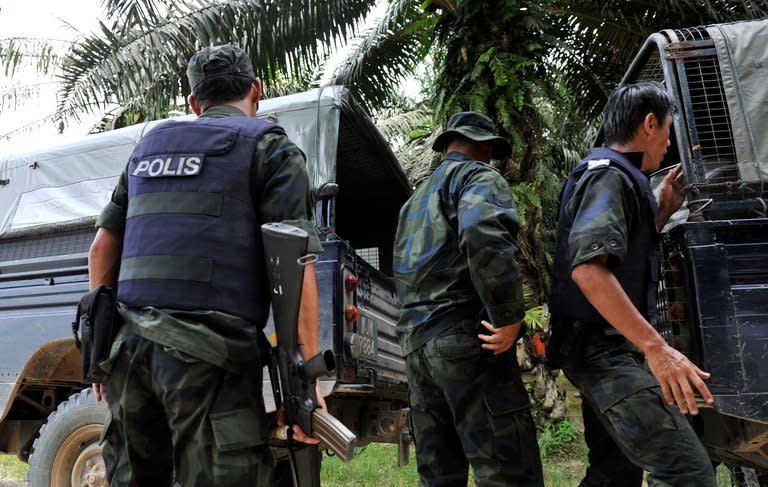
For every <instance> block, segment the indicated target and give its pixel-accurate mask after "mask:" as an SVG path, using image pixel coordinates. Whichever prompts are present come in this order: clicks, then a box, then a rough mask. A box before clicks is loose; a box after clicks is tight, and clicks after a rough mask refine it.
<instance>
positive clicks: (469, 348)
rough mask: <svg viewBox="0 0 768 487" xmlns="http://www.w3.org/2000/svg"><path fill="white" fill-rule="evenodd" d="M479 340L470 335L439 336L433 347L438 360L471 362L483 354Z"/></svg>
mask: <svg viewBox="0 0 768 487" xmlns="http://www.w3.org/2000/svg"><path fill="white" fill-rule="evenodd" d="M480 345H481V343H480V340H479V339H478V338H477V337H474V336H472V335H467V334H464V333H459V334H455V335H444V336H439V337H437V338H436V339H435V346H436V347H437V353H438V354H439V355H440V358H442V359H444V360H471V359H475V358H477V357H478V356H480V354H482V353H483V352H484V350H483V348H481V346H480Z"/></svg>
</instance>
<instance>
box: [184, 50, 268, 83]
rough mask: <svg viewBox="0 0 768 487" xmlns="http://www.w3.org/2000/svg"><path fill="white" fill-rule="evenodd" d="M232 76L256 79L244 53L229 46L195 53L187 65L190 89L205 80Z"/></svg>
mask: <svg viewBox="0 0 768 487" xmlns="http://www.w3.org/2000/svg"><path fill="white" fill-rule="evenodd" d="M232 75H234V76H242V77H243V78H249V79H254V78H256V75H255V74H254V73H253V66H252V65H251V58H249V57H248V54H246V53H245V51H243V50H242V49H240V48H239V47H237V46H233V45H231V44H225V45H221V46H212V47H206V48H204V49H202V50H200V51H197V52H196V53H195V54H193V55H192V57H191V58H190V59H189V63H188V64H187V79H189V86H191V87H192V88H194V87H195V86H197V85H198V84H200V82H201V81H203V80H206V79H211V78H218V77H220V76H232Z"/></svg>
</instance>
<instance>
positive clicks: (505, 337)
mask: <svg viewBox="0 0 768 487" xmlns="http://www.w3.org/2000/svg"><path fill="white" fill-rule="evenodd" d="M481 323H482V324H483V326H484V327H486V328H487V329H488V331H490V332H491V333H492V335H477V337H478V338H479V339H480V340H482V341H484V342H485V343H483V344H482V345H481V346H482V347H483V348H484V349H486V350H490V351H492V352H493V354H494V355H498V354H500V353H504V352H506V351H507V350H509V349H510V348H512V345H514V344H515V342H516V341H517V336H518V335H519V334H520V326H521V325H522V321H518V322H517V323H513V324H511V325H506V326H500V327H498V328H496V327H495V326H493V325H492V324H490V323H488V322H487V321H485V320H483V321H481Z"/></svg>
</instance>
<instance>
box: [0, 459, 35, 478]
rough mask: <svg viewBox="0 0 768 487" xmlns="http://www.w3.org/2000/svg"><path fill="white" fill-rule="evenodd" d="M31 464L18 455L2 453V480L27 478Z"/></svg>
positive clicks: (0, 464) (0, 473)
mask: <svg viewBox="0 0 768 487" xmlns="http://www.w3.org/2000/svg"><path fill="white" fill-rule="evenodd" d="M27 470H29V465H27V464H26V463H24V462H22V461H21V460H19V459H18V458H17V457H16V455H0V480H27Z"/></svg>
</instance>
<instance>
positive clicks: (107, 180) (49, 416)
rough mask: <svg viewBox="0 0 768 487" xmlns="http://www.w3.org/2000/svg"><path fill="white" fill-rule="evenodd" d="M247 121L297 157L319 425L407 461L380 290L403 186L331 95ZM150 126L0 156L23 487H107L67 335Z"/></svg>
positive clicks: (388, 284) (7, 369)
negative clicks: (267, 126)
mask: <svg viewBox="0 0 768 487" xmlns="http://www.w3.org/2000/svg"><path fill="white" fill-rule="evenodd" d="M259 116H260V117H264V118H267V119H269V120H271V121H274V122H276V123H278V124H280V125H281V126H283V127H284V128H285V130H286V132H287V133H288V135H289V137H290V138H291V139H292V140H293V141H295V142H296V143H297V144H298V145H299V147H301V149H302V150H303V151H304V153H305V154H306V156H307V168H308V172H309V176H310V180H311V184H312V188H313V191H314V195H315V198H316V208H315V214H314V218H315V223H316V225H317V227H318V228H319V230H320V233H321V240H322V241H323V247H324V249H325V251H324V253H323V254H322V255H320V256H319V260H318V267H317V271H318V288H319V297H320V306H319V308H320V348H321V349H331V350H333V351H334V353H335V356H336V362H337V365H338V367H337V370H336V371H335V374H334V375H333V376H332V377H327V378H326V379H325V380H323V382H322V384H323V391H324V394H325V395H326V396H327V403H328V407H329V409H330V412H331V413H333V414H334V415H336V417H338V418H339V419H341V420H342V421H343V422H344V423H345V424H346V425H347V426H348V427H349V428H350V429H352V431H353V432H355V434H356V435H357V437H358V439H359V442H360V443H361V444H365V443H368V442H391V443H398V444H400V446H401V447H402V448H401V452H402V453H403V455H401V459H402V458H407V456H406V455H405V449H406V447H407V444H408V434H407V429H406V427H405V425H406V415H407V409H406V407H407V386H406V382H405V381H406V379H405V366H404V361H403V357H402V354H401V351H400V347H399V344H398V341H397V338H396V335H395V322H396V320H397V316H398V310H397V305H396V297H395V290H394V285H393V282H392V280H391V278H390V275H391V273H392V268H391V267H392V241H393V238H394V233H395V228H396V225H397V213H398V211H399V208H400V206H401V205H402V204H403V202H404V201H405V200H406V199H407V197H408V196H409V194H410V186H409V184H408V181H407V179H406V177H405V174H404V173H403V171H402V170H401V168H400V166H399V164H398V162H397V159H396V158H395V156H394V155H393V153H392V151H391V150H390V148H389V146H388V144H387V143H386V141H385V140H384V139H383V138H382V136H381V134H380V133H379V132H378V131H377V130H376V128H375V126H374V125H373V123H372V122H371V120H370V119H369V118H368V116H367V115H366V114H365V112H364V111H363V110H362V108H361V107H360V106H359V105H358V104H357V103H356V102H355V100H354V99H353V98H352V97H351V95H350V94H349V92H348V91H347V90H346V89H344V88H342V87H337V86H332V87H326V88H322V89H316V90H313V91H310V92H306V93H300V94H296V95H290V96H285V97H280V98H273V99H268V100H263V101H262V102H261V107H260V111H259ZM186 118H191V117H186ZM156 124H157V122H149V123H142V124H139V125H134V126H130V127H126V128H122V129H118V130H114V131H110V132H105V133H101V134H96V135H90V136H86V137H82V138H79V139H76V140H71V141H69V142H66V143H64V142H58V141H57V142H54V143H52V144H49V143H44V142H41V143H39V144H36V146H35V147H32V148H29V149H20V148H17V147H14V146H11V147H8V146H6V147H4V148H3V150H2V151H0V154H1V155H0V451H4V452H11V453H16V454H18V456H19V457H21V458H22V459H24V460H28V461H29V463H30V473H29V479H30V484H31V485H32V486H34V487H39V486H47V485H54V486H62V485H66V486H69V485H78V486H79V485H81V484H82V485H85V483H84V482H85V481H86V479H88V478H89V476H91V477H90V480H94V479H95V481H96V483H88V484H87V485H106V483H105V480H104V469H103V465H102V464H101V463H100V448H99V446H98V444H97V440H98V437H99V434H100V432H101V423H102V422H103V420H104V419H105V416H106V414H107V411H106V407H105V406H104V404H103V403H97V402H96V401H95V400H94V398H93V394H92V392H91V391H90V390H89V389H88V386H89V384H84V383H82V382H81V377H80V370H81V369H80V356H79V352H78V350H77V349H76V348H75V344H74V339H73V334H72V327H71V323H72V321H73V320H74V316H75V309H76V305H77V302H78V300H79V298H80V297H81V296H82V295H83V294H84V293H85V292H86V291H87V289H88V275H87V252H88V249H89V246H90V243H91V241H92V239H93V236H94V234H95V228H94V222H95V217H96V216H97V215H98V214H99V212H100V211H101V208H102V207H103V206H104V205H105V204H106V202H107V201H108V199H109V197H110V195H111V192H112V189H113V188H114V186H115V184H116V182H117V179H118V177H119V175H120V173H121V172H122V170H123V168H124V167H125V165H126V163H127V161H128V158H129V156H130V154H131V151H132V149H133V147H134V145H135V144H136V143H137V141H138V140H139V139H140V138H141V137H142V136H143V135H144V134H146V133H147V132H148V131H150V130H152V128H153V127H154V126H155V125H156ZM271 330H272V328H271V324H270V328H268V334H269V333H271ZM265 377H268V375H265ZM264 389H265V395H269V398H271V392H270V391H271V388H270V387H269V384H265V388H264ZM269 398H268V402H269ZM393 461H394V459H393Z"/></svg>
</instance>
